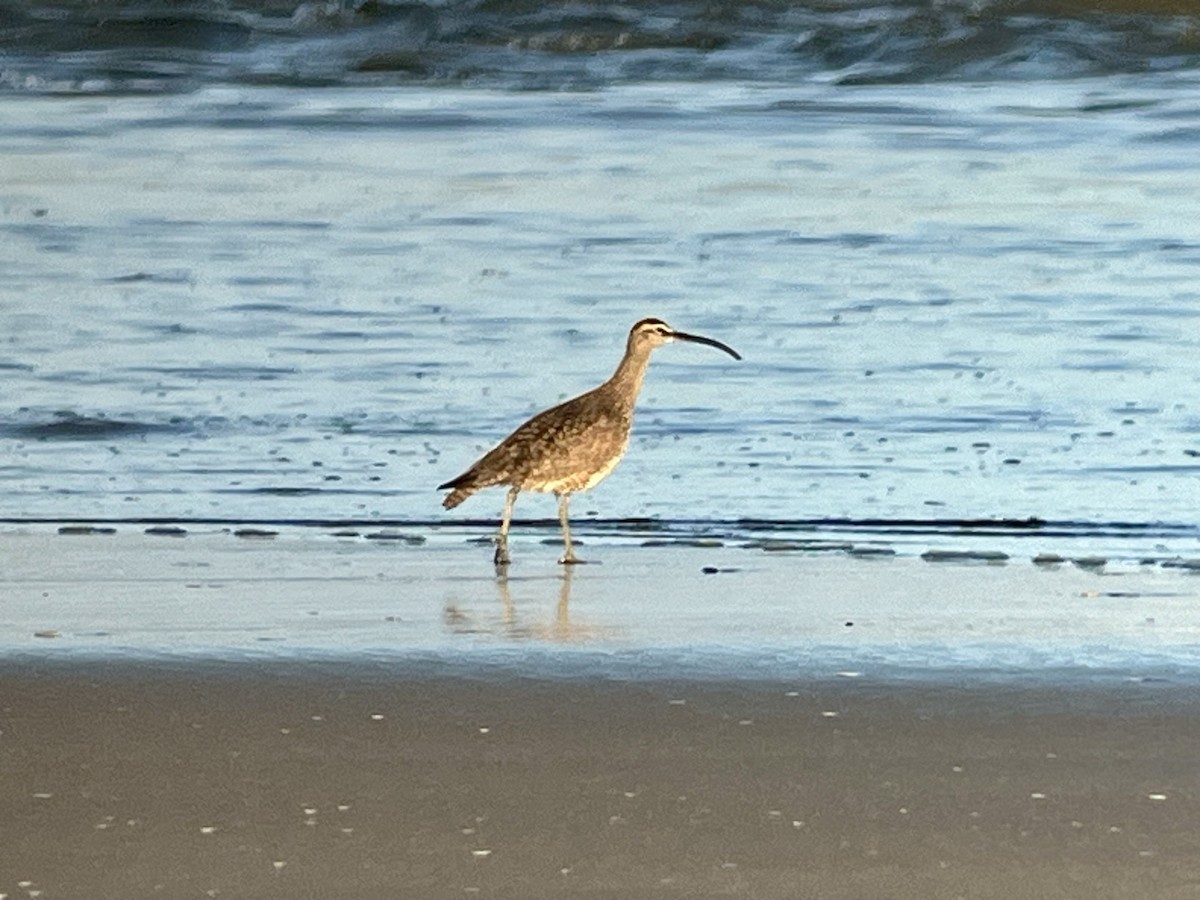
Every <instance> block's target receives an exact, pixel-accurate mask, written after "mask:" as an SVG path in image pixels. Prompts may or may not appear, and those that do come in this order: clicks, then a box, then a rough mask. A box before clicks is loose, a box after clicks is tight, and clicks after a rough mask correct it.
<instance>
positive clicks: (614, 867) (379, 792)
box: [0, 529, 1200, 898]
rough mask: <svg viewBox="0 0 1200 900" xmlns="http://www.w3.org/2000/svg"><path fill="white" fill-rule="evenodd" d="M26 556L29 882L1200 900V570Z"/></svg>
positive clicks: (907, 562)
mask: <svg viewBox="0 0 1200 900" xmlns="http://www.w3.org/2000/svg"><path fill="white" fill-rule="evenodd" d="M0 544H2V545H3V550H4V558H5V560H6V564H7V565H6V572H5V575H4V577H3V589H4V593H5V596H6V604H5V611H4V615H3V617H2V619H0V638H2V644H3V647H4V655H3V657H2V658H0V749H2V750H3V752H2V753H0V809H3V810H4V815H3V817H2V818H0V847H3V851H0V852H2V855H3V861H2V863H0V894H6V895H7V896H9V897H23V896H38V897H43V898H60V897H61V898H75V897H128V898H138V897H237V898H274V897H280V898H282V897H347V898H351V897H353V898H375V897H380V898H383V897H416V898H439V897H463V896H468V897H469V896H489V897H511V898H541V897H558V896H583V897H604V898H641V897H659V896H661V897H688V898H692V897H718V896H744V897H755V898H758V897H762V898H776V897H779V898H785V897H786V898H793V897H822V898H824V897H845V898H851V897H853V898H875V897H878V898H910V897H911V898H941V897H947V898H950V897H967V898H990V897H996V898H1001V897H1003V898H1011V897H1047V898H1050V897H1089V898H1109V897H1111V898H1126V897H1128V898H1133V897H1194V896H1197V890H1198V889H1200V888H1198V887H1197V886H1198V885H1200V832H1198V831H1197V830H1196V822H1197V821H1200V780H1198V779H1197V774H1196V772H1197V770H1196V765H1195V748H1196V742H1197V739H1198V738H1200V693H1198V692H1197V691H1196V690H1195V688H1196V682H1197V677H1196V670H1195V667H1194V665H1193V666H1189V665H1188V664H1187V656H1188V653H1189V652H1190V651H1189V650H1188V647H1189V646H1191V645H1194V635H1195V633H1196V624H1195V617H1194V614H1193V611H1194V610H1195V608H1196V606H1195V599H1196V597H1195V593H1196V587H1195V585H1196V582H1194V581H1193V580H1192V579H1191V576H1189V575H1187V574H1184V573H1181V572H1175V571H1164V570H1163V569H1161V568H1157V567H1156V568H1153V569H1146V568H1138V567H1136V566H1129V567H1126V568H1124V569H1122V570H1120V571H1114V570H1113V569H1112V568H1111V567H1110V568H1109V569H1108V570H1107V571H1098V570H1096V569H1092V570H1088V569H1086V568H1081V567H1079V566H1072V565H1066V566H1062V567H1058V568H1056V569H1054V570H1052V571H1047V570H1045V569H1044V568H1042V567H1036V566H1034V565H1032V564H1031V563H1029V562H1028V561H1013V562H1010V563H1008V564H1006V565H986V564H983V565H972V564H965V563H961V562H959V563H952V564H945V563H937V564H935V563H930V562H928V561H923V560H921V559H919V558H901V559H889V560H878V559H863V558H857V557H852V556H848V555H845V554H842V555H834V556H829V555H820V554H816V555H814V554H803V553H796V554H786V553H784V554H780V553H765V552H762V551H761V550H758V551H750V550H738V549H734V548H723V549H712V548H707V549H706V548H695V547H690V548H689V547H679V548H675V547H652V548H632V547H620V546H611V547H604V546H601V547H596V548H593V549H592V552H593V553H594V554H595V555H596V556H597V557H602V560H601V561H600V564H599V565H595V566H591V567H583V568H582V569H581V570H580V571H578V572H576V573H574V574H573V575H572V577H571V579H570V580H565V581H564V579H563V578H562V574H561V573H560V572H559V571H558V570H557V567H555V566H554V563H553V550H552V548H547V547H539V546H538V545H536V544H532V543H530V544H526V545H523V546H520V547H518V548H517V549H518V550H519V551H520V552H522V553H523V554H524V556H523V558H522V559H521V564H520V567H517V566H514V569H513V575H512V577H511V578H510V580H509V582H508V583H507V584H497V582H496V579H495V577H494V575H493V574H492V573H491V572H490V566H487V565H486V548H481V547H479V546H477V545H471V544H466V543H464V542H462V541H461V540H460V539H455V540H453V541H444V542H439V541H436V540H435V541H431V542H430V543H428V544H425V545H417V544H404V543H402V542H396V541H392V542H388V543H387V545H386V546H383V544H382V543H381V542H368V541H363V540H357V541H349V540H337V539H334V538H332V537H329V536H319V537H312V536H303V535H301V536H294V535H287V534H284V535H280V536H278V537H276V538H274V539H265V540H264V539H258V540H255V539H246V538H241V539H239V538H235V537H233V536H232V535H230V534H213V535H207V536H206V535H188V536H186V537H184V538H172V537H167V536H162V535H157V536H155V535H145V534H141V533H128V532H127V531H122V532H121V533H118V534H112V535H105V534H90V535H62V534H56V533H52V532H49V531H47V530H45V529H42V530H33V531H30V530H25V531H21V532H14V533H6V534H4V535H2V536H0ZM543 557H544V558H543ZM711 563H715V565H712V566H709V564H711ZM705 566H709V567H710V568H715V569H717V572H715V573H709V572H706V571H705ZM648 572H653V573H656V574H657V576H658V577H657V579H654V580H651V579H649V578H648V575H647V573H648ZM838 586H840V588H839V587H838ZM951 595H952V596H953V597H954V598H955V603H954V606H953V608H949V606H948V604H947V602H946V599H947V598H948V597H949V596H951ZM719 598H723V606H722V605H721V603H720V602H719ZM922 598H923V602H919V601H921V600H922ZM939 598H940V602H939ZM754 608H757V609H758V611H759V615H758V616H757V617H751V616H749V615H748V614H747V611H748V610H751V609H754ZM1050 632H1054V634H1053V635H1051V634H1050ZM851 635H852V636H851ZM856 642H857V643H856ZM755 647H759V648H760V649H759V650H755V649H753V648H755ZM761 648H766V649H761ZM888 648H891V649H890V650H889V649H888ZM1037 659H1041V660H1043V664H1042V665H1041V666H1038V665H1034V664H1032V663H1031V660H1037ZM1018 663H1019V664H1018ZM847 667H850V668H847Z"/></svg>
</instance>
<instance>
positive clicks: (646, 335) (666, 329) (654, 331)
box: [629, 319, 742, 359]
mask: <svg viewBox="0 0 1200 900" xmlns="http://www.w3.org/2000/svg"><path fill="white" fill-rule="evenodd" d="M671 341H689V342H691V343H693V344H707V345H708V346H710V347H716V348H717V349H718V350H723V351H725V352H726V353H728V354H729V355H730V356H732V357H733V358H734V359H741V358H742V357H741V354H739V353H738V352H737V351H736V350H734V349H733V348H732V347H730V346H729V345H728V344H722V343H721V342H720V341H716V340H713V339H712V338H708V337H702V336H701V335H698V334H688V333H687V332H684V331H676V330H675V329H674V328H672V327H671V326H670V325H668V324H667V323H666V322H664V321H663V320H662V319H642V320H641V321H640V322H638V323H637V324H636V325H634V326H633V328H632V329H630V331H629V347H630V349H631V350H632V349H638V350H643V349H644V350H645V351H646V352H649V351H650V350H653V349H654V348H655V347H661V346H662V345H663V344H669V343H670V342H671Z"/></svg>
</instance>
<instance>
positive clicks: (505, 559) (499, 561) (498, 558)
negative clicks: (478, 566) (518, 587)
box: [492, 485, 521, 566]
mask: <svg viewBox="0 0 1200 900" xmlns="http://www.w3.org/2000/svg"><path fill="white" fill-rule="evenodd" d="M519 493H521V489H520V488H519V487H517V486H516V485H513V486H512V487H510V488H509V489H508V496H507V497H505V498H504V516H503V518H501V520H500V533H499V534H498V535H496V555H495V556H494V557H492V561H493V562H494V563H495V564H496V565H498V566H507V565H508V564H509V563H510V562H512V559H511V557H509V555H508V526H509V523H510V522H512V514H513V505H514V504H515V503H516V502H517V494H519Z"/></svg>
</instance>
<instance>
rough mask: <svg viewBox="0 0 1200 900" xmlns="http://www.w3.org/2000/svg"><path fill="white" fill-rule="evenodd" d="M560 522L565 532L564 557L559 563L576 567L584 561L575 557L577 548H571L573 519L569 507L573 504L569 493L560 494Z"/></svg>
mask: <svg viewBox="0 0 1200 900" xmlns="http://www.w3.org/2000/svg"><path fill="white" fill-rule="evenodd" d="M557 496H558V521H559V522H561V523H562V531H563V555H562V559H560V560H559V562H560V563H561V564H562V565H564V566H570V565H574V564H576V563H581V562H583V560H582V559H580V558H579V557H577V556H576V555H575V548H574V547H572V546H571V518H570V513H569V512H568V511H567V507H568V506H570V504H571V495H570V494H569V493H562V494H558V495H557Z"/></svg>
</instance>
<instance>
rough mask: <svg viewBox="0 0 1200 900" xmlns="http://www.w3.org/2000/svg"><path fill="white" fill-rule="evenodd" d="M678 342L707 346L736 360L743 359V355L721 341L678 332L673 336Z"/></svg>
mask: <svg viewBox="0 0 1200 900" xmlns="http://www.w3.org/2000/svg"><path fill="white" fill-rule="evenodd" d="M672 336H673V337H674V338H675V339H676V340H677V341H690V342H691V343H693V344H707V345H708V346H710V347H716V348H717V349H718V350H724V351H725V352H726V353H728V354H729V355H730V356H732V357H733V358H734V359H741V358H742V354H740V353H738V352H737V351H736V350H734V349H733V348H732V347H730V346H729V345H728V344H722V343H721V342H720V341H714V340H713V339H712V338H707V337H704V336H703V335H699V334H685V333H684V332H682V331H676V332H674V334H673V335H672Z"/></svg>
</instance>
